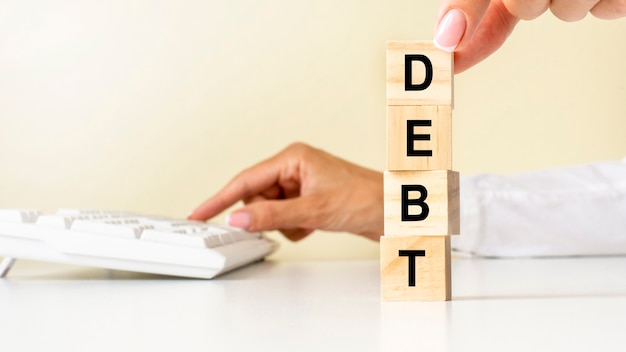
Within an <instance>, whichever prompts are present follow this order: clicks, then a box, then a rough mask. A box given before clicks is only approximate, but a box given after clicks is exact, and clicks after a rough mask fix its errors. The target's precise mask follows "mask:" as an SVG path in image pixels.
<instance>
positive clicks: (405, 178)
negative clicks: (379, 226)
mask: <svg viewBox="0 0 626 352" xmlns="http://www.w3.org/2000/svg"><path fill="white" fill-rule="evenodd" d="M403 186H423V188H425V189H426V198H425V199H424V200H423V202H424V203H426V207H427V209H428V210H427V212H428V214H427V217H426V218H424V219H423V220H419V221H415V220H410V221H406V220H404V221H403V220H402V210H403V207H404V208H408V213H409V215H411V216H417V215H419V214H424V213H423V212H424V211H425V209H424V206H422V205H408V206H407V205H403V203H402V193H403V191H402V188H403ZM384 193H385V195H384V196H385V197H384V201H385V204H384V221H385V224H384V225H385V235H386V236H447V235H458V234H459V233H460V212H459V203H460V197H459V173H458V172H456V171H450V170H434V171H386V172H385V175H384ZM407 196H408V198H409V199H411V200H415V199H419V198H420V197H421V196H422V193H421V192H419V191H410V192H407Z"/></svg>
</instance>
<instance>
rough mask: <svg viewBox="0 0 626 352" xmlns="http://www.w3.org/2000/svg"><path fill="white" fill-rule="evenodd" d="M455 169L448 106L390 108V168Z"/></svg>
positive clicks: (388, 112) (388, 160)
mask: <svg viewBox="0 0 626 352" xmlns="http://www.w3.org/2000/svg"><path fill="white" fill-rule="evenodd" d="M450 169H452V108H451V107H450V106H449V105H431V106H411V105H409V106H388V107H387V170H390V171H396V170H450Z"/></svg>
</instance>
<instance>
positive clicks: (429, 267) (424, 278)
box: [380, 236, 452, 301]
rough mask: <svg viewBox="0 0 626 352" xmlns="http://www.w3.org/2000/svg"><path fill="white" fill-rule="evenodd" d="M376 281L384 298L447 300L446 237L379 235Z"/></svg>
mask: <svg viewBox="0 0 626 352" xmlns="http://www.w3.org/2000/svg"><path fill="white" fill-rule="evenodd" d="M380 280H381V294H382V299H383V300H385V301H411V300H412V301H449V300H450V298H451V286H452V285H451V277H450V236H383V237H381V238H380Z"/></svg>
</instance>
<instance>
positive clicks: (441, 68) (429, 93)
mask: <svg viewBox="0 0 626 352" xmlns="http://www.w3.org/2000/svg"><path fill="white" fill-rule="evenodd" d="M406 55H424V56H426V57H427V58H428V59H429V61H430V62H431V63H432V82H431V84H430V85H429V86H428V87H427V88H426V89H424V90H415V91H407V90H406V89H405V81H406V80H405V68H406V65H405V63H406V60H405V58H406ZM453 58H454V55H453V54H452V53H448V52H445V51H443V50H440V49H438V48H437V47H435V45H434V44H433V43H432V42H428V41H419V42H410V41H392V42H388V43H387V105H450V106H453V105H454V99H453V84H454V81H453V72H454V70H453V67H454V65H453ZM425 77H426V70H425V67H424V65H423V64H421V63H420V62H415V61H413V62H412V77H411V82H413V83H422V82H425Z"/></svg>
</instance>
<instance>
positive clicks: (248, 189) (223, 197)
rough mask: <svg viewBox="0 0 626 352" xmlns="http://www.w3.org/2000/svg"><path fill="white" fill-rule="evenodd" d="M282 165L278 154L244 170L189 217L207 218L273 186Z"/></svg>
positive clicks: (193, 218) (191, 218) (195, 218)
mask: <svg viewBox="0 0 626 352" xmlns="http://www.w3.org/2000/svg"><path fill="white" fill-rule="evenodd" d="M282 165H283V164H282V163H281V160H280V155H276V156H274V157H272V158H269V159H267V160H264V161H262V162H260V163H258V164H256V165H254V166H252V167H250V168H248V169H246V170H244V171H242V172H241V173H239V174H238V175H237V176H235V177H234V178H233V179H232V180H231V181H230V182H229V183H228V184H226V186H224V188H222V189H221V190H220V191H219V192H217V193H216V194H215V195H213V196H212V197H211V198H209V199H207V200H205V201H204V203H202V204H200V205H199V206H198V207H197V208H196V209H195V210H193V212H192V213H191V214H190V215H189V217H188V218H189V219H190V220H203V221H204V220H207V219H209V218H212V217H214V216H215V215H217V214H219V213H221V212H222V211H224V210H225V209H227V208H228V207H230V206H231V205H233V204H235V203H237V202H238V201H240V200H243V199H245V198H249V197H252V196H254V195H257V194H260V193H263V192H264V191H266V190H268V189H270V188H272V187H273V186H274V185H275V184H276V183H277V181H278V179H279V177H280V172H281V167H282Z"/></svg>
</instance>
